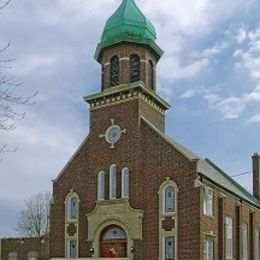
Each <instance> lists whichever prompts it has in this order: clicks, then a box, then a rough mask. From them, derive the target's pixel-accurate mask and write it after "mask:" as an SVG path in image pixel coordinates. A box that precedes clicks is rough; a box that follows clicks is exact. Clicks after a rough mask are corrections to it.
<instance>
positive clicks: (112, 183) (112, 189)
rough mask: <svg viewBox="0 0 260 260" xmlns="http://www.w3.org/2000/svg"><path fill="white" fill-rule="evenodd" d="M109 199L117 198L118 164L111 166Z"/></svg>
mask: <svg viewBox="0 0 260 260" xmlns="http://www.w3.org/2000/svg"><path fill="white" fill-rule="evenodd" d="M109 199H111V200H112V199H116V165H114V164H112V165H111V166H110V168H109Z"/></svg>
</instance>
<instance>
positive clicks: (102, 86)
mask: <svg viewBox="0 0 260 260" xmlns="http://www.w3.org/2000/svg"><path fill="white" fill-rule="evenodd" d="M104 73H105V66H104V65H103V64H102V67H101V90H102V91H103V90H104V88H105V75H104Z"/></svg>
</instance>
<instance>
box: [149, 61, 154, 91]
mask: <svg viewBox="0 0 260 260" xmlns="http://www.w3.org/2000/svg"><path fill="white" fill-rule="evenodd" d="M148 86H149V87H150V88H151V89H153V90H154V66H153V63H152V61H151V60H149V63H148Z"/></svg>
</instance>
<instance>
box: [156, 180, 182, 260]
mask: <svg viewBox="0 0 260 260" xmlns="http://www.w3.org/2000/svg"><path fill="white" fill-rule="evenodd" d="M177 193H178V187H177V185H176V183H175V182H174V181H172V180H171V179H170V177H166V180H165V181H164V182H163V183H162V184H161V186H160V188H159V192H158V194H159V219H160V221H159V223H160V224H159V252H160V259H165V260H166V259H169V260H170V259H171V260H173V259H177V242H178V241H177V240H178V234H177V225H178V207H177ZM167 217H170V218H171V219H173V220H174V222H173V224H172V226H171V227H169V230H168V229H167V230H166V229H165V227H164V225H163V221H164V220H165V219H166V218H167Z"/></svg>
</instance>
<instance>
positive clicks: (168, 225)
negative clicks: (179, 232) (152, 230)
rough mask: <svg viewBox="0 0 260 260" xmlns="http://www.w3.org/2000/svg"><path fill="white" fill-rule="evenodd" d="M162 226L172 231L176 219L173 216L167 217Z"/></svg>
mask: <svg viewBox="0 0 260 260" xmlns="http://www.w3.org/2000/svg"><path fill="white" fill-rule="evenodd" d="M162 227H163V229H164V230H165V231H171V230H173V229H174V227H175V221H174V219H172V218H171V217H166V218H165V220H163V222H162Z"/></svg>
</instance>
